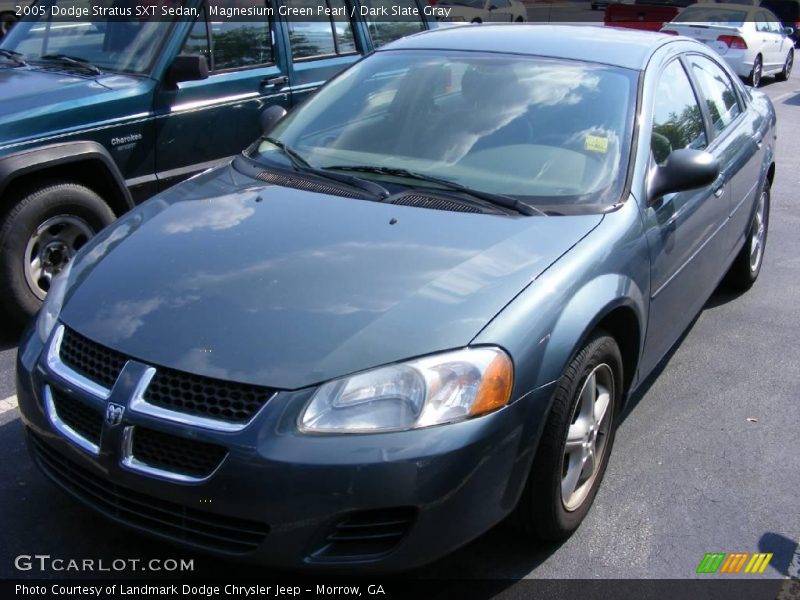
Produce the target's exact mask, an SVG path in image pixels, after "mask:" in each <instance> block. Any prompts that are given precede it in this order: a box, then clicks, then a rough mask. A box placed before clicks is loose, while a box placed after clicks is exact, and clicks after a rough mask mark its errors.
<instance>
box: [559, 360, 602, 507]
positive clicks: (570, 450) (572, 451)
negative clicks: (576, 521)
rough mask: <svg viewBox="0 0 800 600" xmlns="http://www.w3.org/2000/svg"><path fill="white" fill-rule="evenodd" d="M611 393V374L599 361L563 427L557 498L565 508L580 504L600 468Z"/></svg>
mask: <svg viewBox="0 0 800 600" xmlns="http://www.w3.org/2000/svg"><path fill="white" fill-rule="evenodd" d="M613 397H614V374H613V372H612V370H611V367H609V366H608V365H607V364H605V363H603V364H600V365H598V366H597V367H595V368H594V369H593V370H592V372H591V373H589V375H588V377H587V378H586V380H585V381H584V383H583V387H582V388H581V391H580V393H579V395H578V402H577V403H576V405H575V412H574V414H573V416H572V421H571V424H570V426H569V429H568V430H567V440H566V444H565V446H564V457H563V459H562V469H561V501H562V502H563V504H564V508H565V509H566V510H568V511H574V510H576V509H577V508H579V507H580V506H581V504H583V502H584V501H585V500H586V498H587V496H588V495H589V492H590V491H591V489H592V485H593V484H594V481H595V478H596V477H597V474H598V472H599V471H600V466H601V465H602V462H603V458H604V456H605V450H606V442H607V440H608V434H609V431H610V428H611V421H612V419H611V415H612V413H613V410H612V407H611V403H612V399H613Z"/></svg>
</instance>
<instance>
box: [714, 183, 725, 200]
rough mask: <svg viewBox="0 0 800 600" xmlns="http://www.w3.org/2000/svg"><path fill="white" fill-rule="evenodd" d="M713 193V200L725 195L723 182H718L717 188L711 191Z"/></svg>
mask: <svg viewBox="0 0 800 600" xmlns="http://www.w3.org/2000/svg"><path fill="white" fill-rule="evenodd" d="M713 192H714V198H719V197H720V196H722V194H724V193H725V182H724V181H720V182H719V184H718V185H717V187H715V188H714V189H713Z"/></svg>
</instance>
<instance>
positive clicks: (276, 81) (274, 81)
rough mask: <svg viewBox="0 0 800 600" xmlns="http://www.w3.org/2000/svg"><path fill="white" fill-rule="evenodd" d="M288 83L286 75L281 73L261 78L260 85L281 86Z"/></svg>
mask: <svg viewBox="0 0 800 600" xmlns="http://www.w3.org/2000/svg"><path fill="white" fill-rule="evenodd" d="M287 83H289V78H288V77H287V76H286V75H281V76H280V77H266V78H265V79H262V80H261V87H273V88H277V87H283V86H284V85H286V84H287Z"/></svg>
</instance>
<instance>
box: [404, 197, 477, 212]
mask: <svg viewBox="0 0 800 600" xmlns="http://www.w3.org/2000/svg"><path fill="white" fill-rule="evenodd" d="M391 203H392V204H400V205H403V206H416V207H417V208H428V209H431V210H446V211H450V212H466V213H482V212H484V211H483V210H481V209H480V208H477V207H475V206H470V205H469V204H465V203H463V202H455V201H453V200H445V199H443V198H437V197H436V196H427V195H423V194H403V195H402V196H398V197H397V198H394V199H392V200H391Z"/></svg>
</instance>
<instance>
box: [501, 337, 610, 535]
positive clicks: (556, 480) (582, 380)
mask: <svg viewBox="0 0 800 600" xmlns="http://www.w3.org/2000/svg"><path fill="white" fill-rule="evenodd" d="M591 377H594V379H595V382H596V383H597V386H596V388H595V389H596V390H598V391H602V390H605V391H606V392H607V394H605V395H606V396H607V398H608V402H607V403H606V407H607V408H606V410H605V412H604V414H603V415H602V417H601V419H600V421H599V424H596V425H591V427H596V429H595V430H594V433H592V430H591V428H588V430H587V431H586V432H585V433H584V434H582V436H583V437H581V436H577V437H576V438H575V440H581V442H580V443H577V444H573V447H575V448H577V450H574V451H573V452H572V453H570V459H569V460H568V459H567V456H566V455H565V453H566V448H567V438H568V433H569V432H570V430H575V431H577V430H579V429H582V427H581V424H580V421H581V420H583V419H584V415H588V413H587V412H585V411H582V409H583V408H585V406H586V402H582V401H581V400H582V399H585V398H586V396H584V395H583V393H582V392H584V391H585V389H584V388H585V387H588V386H589V379H590V378H591ZM622 381H623V379H622V356H621V354H620V351H619V347H618V346H617V343H616V342H615V341H614V338H612V337H611V336H609V335H608V334H607V333H605V332H603V331H597V332H596V333H595V334H594V335H593V336H592V337H591V338H590V339H589V341H588V342H587V343H586V345H585V346H584V347H583V348H582V349H581V351H580V352H578V354H577V355H576V356H575V358H574V359H572V361H571V362H570V364H569V366H568V367H567V368H566V370H565V371H564V374H563V375H562V376H561V378H560V379H559V381H558V384H557V385H556V389H555V392H554V395H553V405H552V408H551V410H550V414H549V416H548V418H547V423H546V424H545V428H544V430H543V432H542V439H541V441H540V443H539V448H538V449H537V451H536V456H535V458H534V461H533V466H532V467H531V472H530V475H529V477H528V482H527V483H526V485H525V490H524V491H523V493H522V497H521V498H520V502H519V505H518V506H517V508H516V514H515V516H516V520H517V522H518V523H519V525H520V526H521V528H522V529H523V530H524V531H525V532H526V533H527V534H528V535H531V536H533V537H535V538H537V539H540V540H550V541H561V540H564V539H566V538H567V537H569V536H570V535H571V534H572V533H573V532H574V531H575V530H576V529H577V528H578V526H579V525H580V524H581V522H582V521H583V519H584V517H585V516H586V514H587V513H588V512H589V508H590V507H591V505H592V501H593V500H594V497H595V494H596V493H597V489H598V487H599V486H600V482H601V481H602V479H603V475H604V473H605V470H606V465H607V464H608V457H609V455H610V454H611V449H612V447H613V445H614V433H615V427H616V417H617V414H618V412H619V409H620V405H621V399H622V392H623V390H622ZM603 395H604V394H602V393H598V394H596V400H595V401H594V402H593V403H590V405H591V406H594V407H595V410H597V407H598V404H597V402H599V401H600V398H601V396H603ZM592 416H593V417H594V414H593V415H592ZM588 423H589V422H585V424H587V425H588ZM593 439H594V440H595V441H594V443H592V440H593ZM587 443H589V444H592V445H593V446H594V448H595V451H596V456H595V462H594V464H595V467H594V469H593V471H592V474H591V476H590V477H586V479H585V481H584V482H583V483H580V482H581V479H578V480H577V482H578V484H577V485H576V486H575V488H574V492H573V493H571V494H570V493H569V492H566V493H565V491H564V490H563V489H562V486H563V487H565V489H567V490H569V489H570V488H569V482H568V481H567V480H568V479H569V478H570V477H571V475H572V473H574V472H575V471H574V469H575V468H578V469H579V473H580V474H581V477H583V476H584V475H588V471H587V472H586V473H584V472H583V471H580V465H581V461H582V460H584V457H585V455H586V454H585V448H586V447H587ZM601 443H602V446H600V444H601ZM573 459H578V460H576V461H575V462H574V463H573V464H572V465H570V463H571V462H573ZM565 461H566V462H565Z"/></svg>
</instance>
